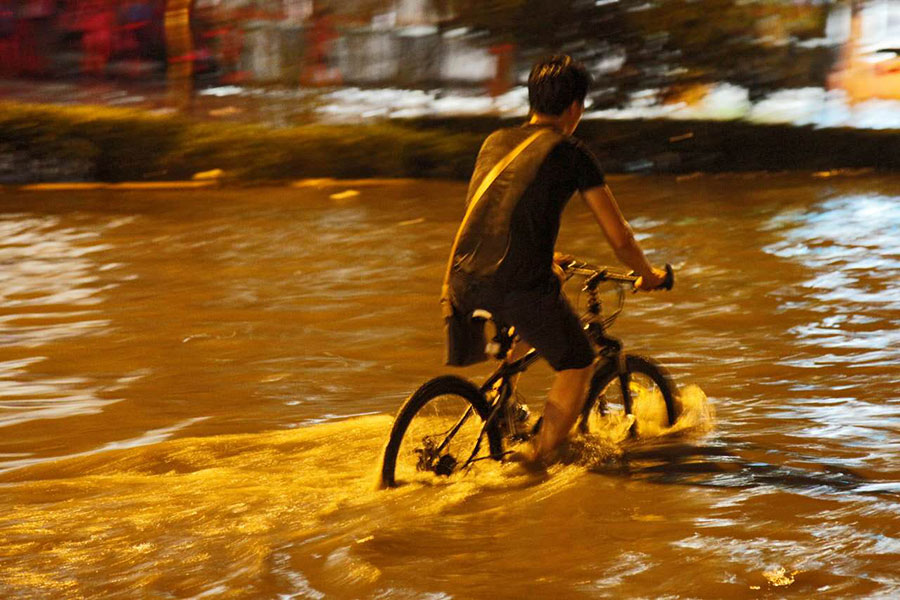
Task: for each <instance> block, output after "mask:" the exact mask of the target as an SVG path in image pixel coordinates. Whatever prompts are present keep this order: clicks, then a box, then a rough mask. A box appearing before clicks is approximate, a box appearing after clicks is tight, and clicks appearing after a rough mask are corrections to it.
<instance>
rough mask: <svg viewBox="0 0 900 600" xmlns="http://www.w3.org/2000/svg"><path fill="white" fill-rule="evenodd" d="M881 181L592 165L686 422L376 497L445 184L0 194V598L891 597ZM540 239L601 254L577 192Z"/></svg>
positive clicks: (892, 300) (528, 393) (436, 259)
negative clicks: (658, 280)
mask: <svg viewBox="0 0 900 600" xmlns="http://www.w3.org/2000/svg"><path fill="white" fill-rule="evenodd" d="M898 184H900V179H898V178H896V177H886V176H885V177H882V176H878V175H865V176H855V177H854V176H836V177H828V178H821V177H815V176H813V175H810V174H794V175H762V174H757V175H752V176H722V177H712V176H702V177H697V178H688V179H684V180H680V181H679V180H676V179H674V178H667V177H654V178H650V177H648V178H619V179H614V180H613V181H612V185H613V188H614V190H615V191H616V193H617V195H618V197H619V199H620V202H621V204H622V206H623V209H624V212H625V213H626V216H627V217H628V218H629V219H630V221H631V223H632V225H633V226H634V228H635V230H636V231H637V232H638V235H639V239H640V240H641V241H642V243H643V244H644V245H645V247H646V248H648V249H649V253H650V256H651V257H652V258H653V259H654V260H655V261H657V262H666V261H668V262H671V263H673V264H674V265H675V266H676V268H677V269H678V280H677V285H676V288H675V290H674V291H672V292H668V293H654V294H640V295H634V296H630V297H629V298H628V303H627V306H626V310H625V313H624V314H623V315H622V316H621V317H620V318H619V321H618V322H617V323H616V325H615V327H614V329H613V333H615V334H617V335H619V336H620V337H622V338H623V339H624V340H625V342H626V346H627V347H628V348H630V349H633V350H636V351H640V352H644V353H647V354H650V355H652V356H654V357H656V358H657V359H658V360H659V361H661V362H662V363H664V364H665V365H667V366H668V367H669V369H670V371H671V372H672V374H673V375H674V377H675V379H676V381H677V382H678V384H679V386H680V388H681V390H682V393H683V396H682V399H683V402H684V403H685V406H686V409H687V411H686V413H687V414H686V416H685V417H684V418H683V419H682V421H681V422H680V423H679V427H678V429H679V431H678V432H677V433H673V434H669V435H666V434H665V432H662V433H661V434H660V435H649V436H646V437H644V438H642V439H637V440H630V439H628V438H626V437H624V436H622V435H617V433H616V432H615V431H613V429H614V427H613V426H611V428H610V429H602V428H601V430H600V431H599V432H598V433H597V435H596V436H592V437H590V438H576V439H573V440H572V443H571V444H570V446H569V448H568V450H567V454H566V456H567V460H566V461H565V464H561V465H557V466H555V467H553V468H552V469H551V470H550V472H549V473H548V474H547V475H546V476H540V475H533V474H528V473H524V472H522V471H520V470H518V467H516V466H515V465H499V464H495V463H493V462H492V461H481V462H478V463H476V465H475V466H474V468H473V469H472V470H471V471H470V472H468V473H467V474H465V475H459V476H454V477H451V478H449V479H441V480H437V481H432V482H426V483H414V484H409V485H406V486H402V487H400V488H398V489H394V490H387V491H379V490H377V489H376V486H375V482H376V471H377V469H378V463H379V456H380V452H381V449H382V448H383V445H384V443H385V441H386V439H387V435H388V432H389V430H390V426H391V421H392V416H393V414H394V413H395V412H396V410H397V408H398V407H399V406H400V404H401V402H402V401H403V399H404V398H405V396H407V395H408V394H409V393H410V392H412V391H413V390H414V389H415V388H416V387H417V386H418V385H419V384H420V383H421V382H423V381H425V380H426V379H428V378H429V377H432V376H435V375H438V374H440V373H444V372H446V371H447V370H448V369H447V368H446V367H444V366H443V365H442V337H441V327H440V325H441V323H440V315H439V311H438V307H437V303H436V295H437V292H438V288H439V284H440V278H441V275H442V272H443V268H444V261H445V258H446V253H447V251H448V247H449V244H450V240H451V238H452V235H453V232H454V231H455V227H456V225H457V223H458V221H459V219H460V217H461V215H462V204H461V203H462V198H463V195H464V186H463V185H462V184H455V183H454V184H449V183H435V182H392V183H379V182H356V183H343V184H331V185H326V184H322V185H311V186H308V187H304V188H296V189H291V188H283V189H250V190H234V189H230V190H216V191H202V192H201V191H195V192H154V193H151V192H130V193H129V192H121V191H103V192H97V191H94V192H81V193H73V192H67V193H37V192H32V193H25V192H9V191H7V192H4V193H3V195H2V196H0V262H2V270H0V279H2V286H0V294H2V305H0V341H2V344H0V428H2V429H0V431H2V437H0V597H2V598H53V599H57V598H189V597H190V598H280V599H286V598H313V599H320V598H430V599H445V598H726V597H727V598H780V597H796V598H809V597H816V598H896V597H898V596H900V377H898V375H900V284H898V281H900V194H898V192H897V190H898V189H900V185H898ZM350 190H353V191H356V192H358V193H357V194H354V193H351V192H350ZM332 196H334V197H332ZM560 248H561V249H563V250H565V251H568V252H571V253H573V254H576V255H578V256H580V257H583V258H585V259H589V260H592V261H594V262H598V263H612V262H613V258H612V255H611V253H610V252H609V250H608V249H607V247H606V245H605V243H604V242H603V240H602V237H601V234H600V233H599V230H598V228H597V227H596V225H594V224H593V223H592V222H591V221H590V218H589V217H588V213H587V212H586V209H585V208H584V206H583V205H582V203H581V202H580V201H578V200H577V199H576V200H574V201H573V202H572V203H571V204H570V207H569V209H568V210H567V213H566V215H565V218H564V223H563V233H562V235H561V238H560ZM489 368H490V367H489V366H487V365H481V366H476V367H471V368H469V369H466V370H464V371H462V372H463V373H464V374H465V375H467V376H471V377H476V378H477V377H480V376H482V375H484V374H486V373H487V371H488V369H489ZM550 378H551V373H550V371H549V370H548V369H547V368H546V367H545V366H543V365H538V366H536V367H535V368H533V369H532V370H531V371H529V372H528V373H527V374H526V375H525V377H524V378H523V380H522V382H521V384H520V387H521V391H522V392H523V394H524V395H525V397H526V399H527V400H528V402H529V403H530V404H531V406H532V408H533V409H534V410H535V411H538V410H539V408H540V405H541V404H542V401H543V396H544V393H545V391H546V389H547V387H548V385H549V382H550Z"/></svg>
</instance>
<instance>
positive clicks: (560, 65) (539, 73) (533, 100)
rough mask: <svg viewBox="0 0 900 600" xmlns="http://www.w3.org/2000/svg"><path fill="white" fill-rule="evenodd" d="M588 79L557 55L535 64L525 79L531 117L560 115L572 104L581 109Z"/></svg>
mask: <svg viewBox="0 0 900 600" xmlns="http://www.w3.org/2000/svg"><path fill="white" fill-rule="evenodd" d="M590 84H591V76H590V74H588V72H587V69H585V68H584V65H582V64H581V63H580V62H578V61H576V60H573V59H572V57H571V56H568V55H565V54H558V55H556V56H551V57H550V58H548V59H545V60H542V61H539V62H537V63H536V64H535V65H534V67H532V69H531V74H530V75H529V76H528V103H529V105H530V106H531V112H532V114H534V113H538V114H542V115H548V116H555V117H559V116H562V115H563V113H564V112H566V111H567V110H568V109H569V108H570V107H571V106H572V103H575V104H576V105H577V106H578V107H581V108H583V107H584V98H585V96H587V91H588V87H589V86H590Z"/></svg>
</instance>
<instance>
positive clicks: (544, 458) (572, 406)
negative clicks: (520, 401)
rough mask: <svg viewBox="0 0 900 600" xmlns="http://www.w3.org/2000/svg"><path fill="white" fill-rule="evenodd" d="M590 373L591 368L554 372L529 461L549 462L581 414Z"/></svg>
mask: <svg viewBox="0 0 900 600" xmlns="http://www.w3.org/2000/svg"><path fill="white" fill-rule="evenodd" d="M593 373H594V366H593V365H588V366H587V367H584V368H583V369H567V370H565V371H559V372H557V374H556V379H555V380H554V381H553V386H552V387H551V388H550V397H549V398H548V400H547V405H546V406H545V407H544V420H543V422H542V423H541V431H540V433H539V434H538V438H537V441H536V443H535V445H534V454H533V456H532V457H531V458H532V460H533V461H535V462H541V463H547V462H552V460H551V459H552V458H553V457H554V452H555V450H556V448H557V446H559V444H560V443H561V442H562V441H563V440H564V439H565V438H566V436H567V435H568V434H569V431H570V430H571V429H572V426H573V425H575V421H576V420H578V415H579V414H581V408H582V406H584V400H585V397H586V395H587V388H588V384H589V383H590V381H591V375H592V374H593Z"/></svg>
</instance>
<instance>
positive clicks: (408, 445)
mask: <svg viewBox="0 0 900 600" xmlns="http://www.w3.org/2000/svg"><path fill="white" fill-rule="evenodd" d="M445 400H446V402H445ZM439 403H440V404H441V406H438V405H439ZM445 404H449V405H453V406H454V407H455V409H456V410H454V409H453V408H449V407H448V408H447V413H446V414H444V412H442V411H443V409H444V408H445V406H444V405H445ZM468 407H471V408H472V409H473V410H474V413H475V414H474V415H471V416H470V417H469V418H468V420H467V422H466V424H465V425H463V427H465V428H467V429H466V430H465V431H464V432H463V430H462V428H461V429H460V430H459V431H458V432H457V433H456V435H455V436H454V438H453V440H452V441H451V443H450V445H448V447H447V448H445V449H444V450H445V451H446V452H445V453H444V454H441V455H440V458H439V460H437V464H439V465H441V464H442V466H440V467H436V468H433V469H432V468H430V467H432V466H434V465H432V464H431V462H428V465H426V466H427V467H428V468H422V467H423V465H422V464H420V463H422V462H423V461H425V457H426V452H433V450H434V443H435V442H434V440H433V439H432V438H436V437H439V436H442V435H443V436H445V435H446V433H447V430H449V429H452V428H453V426H454V424H455V423H457V422H458V421H459V420H460V417H461V416H462V414H463V413H465V411H466V409H467V408H468ZM489 414H490V407H489V406H488V403H487V400H485V398H484V395H483V394H482V393H481V392H480V391H479V390H478V388H477V387H475V385H474V384H472V383H471V382H470V381H468V380H466V379H463V378H462V377H458V376H456V375H443V376H441V377H436V378H434V379H432V380H430V381H428V382H426V383H425V384H423V385H422V386H421V387H420V388H419V389H418V390H416V391H415V392H414V393H413V394H412V395H411V396H410V397H409V398H408V399H407V400H406V402H404V403H403V406H401V407H400V410H399V412H398V413H397V417H396V418H395V419H394V424H393V426H392V427H391V435H390V438H389V439H388V443H387V446H386V447H385V449H384V459H383V461H382V465H381V484H382V487H396V485H397V466H398V462H399V463H400V464H401V465H402V466H403V467H404V469H403V470H405V471H406V472H404V473H402V474H401V475H402V476H405V475H408V474H410V472H411V468H410V467H411V464H410V463H413V462H415V464H416V467H415V470H416V471H420V472H421V471H432V473H433V474H435V475H449V474H451V473H452V472H453V468H459V467H460V466H461V465H462V463H463V462H464V461H466V460H467V459H468V458H469V454H470V453H471V452H472V449H473V448H474V447H475V446H474V444H475V439H477V436H478V434H479V433H480V431H481V429H482V427H483V424H484V421H485V420H486V419H487V418H488V415H489ZM416 417H422V418H421V419H420V420H419V421H420V424H421V427H416V428H414V430H413V431H411V430H410V425H412V424H413V422H414V420H415V419H416ZM473 417H475V418H474V419H473ZM470 422H471V423H470ZM444 428H446V430H444V431H442V429H444ZM430 431H435V432H437V433H435V434H434V435H432V434H430V433H427V432H430ZM463 433H465V435H464V436H463ZM485 434H486V437H487V445H488V448H489V449H490V455H491V456H492V457H499V456H500V455H501V454H502V452H503V437H502V435H501V433H500V430H499V428H498V427H497V426H496V425H493V426H491V427H489V428H488V430H487V431H486V432H485ZM418 436H422V438H421V440H419V439H416V438H417V437H418ZM456 438H460V439H456ZM429 440H430V441H429ZM482 443H484V442H482ZM429 444H431V446H429ZM417 454H418V456H416V455H417ZM448 456H449V457H450V458H445V457H448ZM431 458H434V457H433V456H431ZM441 461H443V463H441ZM451 461H452V464H451ZM448 467H449V472H445V471H448Z"/></svg>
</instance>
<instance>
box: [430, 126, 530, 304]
mask: <svg viewBox="0 0 900 600" xmlns="http://www.w3.org/2000/svg"><path fill="white" fill-rule="evenodd" d="M545 133H547V130H546V129H543V128H541V129H540V130H538V131H536V132H534V133H532V134H531V135H530V136H528V137H527V138H525V140H524V141H523V142H521V143H520V144H519V145H518V146H516V147H515V148H513V149H512V150H511V151H510V153H509V154H507V155H506V156H504V157H503V158H502V159H500V161H499V162H497V164H496V165H494V168H492V169H491V170H490V172H489V173H488V174H487V175H485V177H484V179H482V180H481V184H479V186H478V189H477V190H475V193H474V194H473V195H472V200H471V201H470V202H469V206H468V207H467V208H466V214H465V216H464V217H463V220H462V223H460V225H459V229H458V230H457V232H456V237H455V238H454V239H453V246H452V247H451V248H450V259H449V260H448V261H447V270H446V272H445V273H444V285H443V286H442V289H441V301H442V302H444V300H445V299H447V298H448V283H447V282H448V281H449V279H450V270H451V269H452V268H453V256H454V255H455V254H456V247H457V246H458V245H459V238H460V236H461V235H462V232H463V229H465V226H466V223H467V222H468V221H469V217H470V216H471V215H472V211H473V210H474V209H475V205H476V204H478V201H479V200H481V197H482V196H484V193H485V192H486V191H488V188H490V187H491V184H493V183H494V181H495V180H496V179H497V177H499V176H500V174H501V173H502V172H503V171H505V170H506V167H508V166H509V165H510V163H511V162H512V161H514V160H515V159H516V157H517V156H519V155H520V154H521V153H522V152H523V151H524V150H525V149H526V148H527V147H528V146H530V145H531V144H532V143H533V142H535V141H536V140H537V139H538V138H539V137H541V136H542V135H544V134H545ZM445 304H446V305H449V302H447V303H445ZM448 310H450V307H449V306H444V312H445V313H446V312H447V311H448ZM444 316H447V315H446V314H445V315H444Z"/></svg>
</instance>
